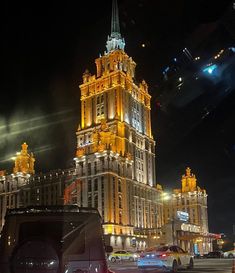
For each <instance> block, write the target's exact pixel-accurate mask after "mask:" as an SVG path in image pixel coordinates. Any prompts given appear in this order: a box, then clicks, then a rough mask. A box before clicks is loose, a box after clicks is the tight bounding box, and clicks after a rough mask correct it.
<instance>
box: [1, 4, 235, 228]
mask: <svg viewBox="0 0 235 273" xmlns="http://www.w3.org/2000/svg"><path fill="white" fill-rule="evenodd" d="M229 2H230V1H222V0H221V1H202V0H201V1H186V0H176V1H172V0H164V1H163V0H159V1H156V0H146V1H144V0H120V1H119V10H120V23H121V32H122V34H123V36H124V38H125V40H126V52H127V53H128V54H129V55H130V56H132V57H133V59H134V60H135V61H136V62H137V75H136V78H137V80H138V81H140V80H142V78H144V79H145V80H146V81H147V82H148V83H149V86H150V87H149V88H150V92H151V94H152V95H153V100H152V107H153V109H154V111H153V114H152V122H153V129H154V137H155V139H156V141H157V153H156V154H157V180H158V182H159V183H161V184H163V185H164V187H165V188H167V187H179V186H180V178H181V175H182V174H183V172H184V170H185V168H186V166H187V165H190V167H191V168H192V170H193V172H194V173H195V174H196V176H197V178H198V183H199V185H200V186H201V187H205V188H206V189H207V191H208V194H209V216H210V224H211V231H212V232H225V233H231V230H232V223H235V219H234V218H235V216H234V204H233V199H234V175H233V169H234V159H235V158H234V151H235V141H234V139H235V138H234V135H233V134H232V130H231V129H229V128H231V127H234V123H233V121H235V119H234V113H233V101H231V100H228V101H226V100H225V101H223V102H222V103H221V104H220V105H219V106H218V107H217V110H216V111H215V114H214V115H213V117H212V118H209V119H207V120H206V121H205V122H203V123H199V124H198V125H196V126H195V127H194V128H193V130H190V131H187V130H186V131H187V134H186V136H185V135H184V134H182V136H183V137H181V138H180V140H179V141H178V142H174V141H172V139H173V138H174V137H172V135H170V134H171V132H170V131H169V129H167V128H168V126H167V123H168V122H169V121H172V119H171V117H167V118H166V117H165V116H164V114H163V113H161V110H160V109H159V112H158V110H157V111H156V99H157V97H158V96H157V94H158V86H159V85H160V83H161V78H162V76H161V72H162V68H163V67H165V66H166V65H167V64H168V63H169V61H170V60H171V59H172V58H173V57H174V55H175V54H177V53H178V52H179V51H181V50H182V48H184V47H185V45H186V44H187V41H188V38H189V37H190V35H191V34H192V33H193V32H194V31H195V30H196V29H197V28H198V26H199V25H202V24H203V25H205V24H210V23H211V22H217V21H218V20H219V19H220V18H221V16H222V15H223V14H224V12H225V9H226V8H227V6H228V4H229ZM230 4H231V3H230ZM2 11H3V16H2V19H3V25H2V26H3V27H2V32H1V40H2V43H1V53H2V58H1V60H2V62H1V63H2V67H3V70H4V72H3V73H2V80H1V82H0V88H1V104H0V131H1V137H0V164H1V168H7V169H8V170H9V172H10V171H11V166H12V162H11V161H10V160H9V158H10V157H11V156H13V155H14V153H15V152H16V151H18V150H19V149H20V145H21V143H22V142H23V141H26V142H27V143H28V144H29V148H30V149H31V150H32V151H34V152H35V155H36V168H37V171H48V170H50V169H55V168H65V167H69V166H71V164H72V162H73V161H72V159H73V157H74V153H75V146H76V138H75V131H76V129H77V126H78V124H79V120H80V100H79V99H80V91H79V88H78V86H79V84H80V83H81V79H82V73H83V72H84V71H85V69H86V68H88V69H89V70H90V71H91V72H93V73H95V64H94V60H95V58H97V57H98V56H99V54H100V53H101V54H102V53H103V52H104V50H105V43H106V38H107V35H108V34H109V33H110V20H111V0H110V1H6V0H5V1H4V4H3V6H2ZM204 35H207V32H205V33H204ZM142 43H144V44H145V45H146V46H145V47H144V48H143V47H141V45H142ZM226 109H228V110H226ZM192 111H193V110H192ZM231 116H232V117H231ZM176 124H180V122H179V121H177V122H176ZM180 125H181V126H180V128H179V130H182V124H180ZM187 126H188V125H187V124H185V128H186V129H187ZM223 126H224V127H225V129H224V127H223ZM183 128H184V127H183ZM228 133H229V136H228ZM180 136H181V135H180ZM233 143H234V144H233Z"/></svg>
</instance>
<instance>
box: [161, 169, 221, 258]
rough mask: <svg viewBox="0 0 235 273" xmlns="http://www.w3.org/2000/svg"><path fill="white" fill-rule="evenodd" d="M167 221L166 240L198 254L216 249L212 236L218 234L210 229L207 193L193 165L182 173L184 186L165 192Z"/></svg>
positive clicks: (165, 217)
mask: <svg viewBox="0 0 235 273" xmlns="http://www.w3.org/2000/svg"><path fill="white" fill-rule="evenodd" d="M164 224H165V228H166V229H167V228H168V232H166V234H167V236H168V239H167V238H166V237H165V241H167V242H169V241H170V242H173V243H176V244H178V245H180V246H181V247H182V248H183V249H186V250H190V251H191V252H192V253H195V254H199V253H200V254H204V253H208V252H209V251H212V240H213V239H215V238H216V236H215V234H211V233H209V230H208V215H207V193H206V190H205V189H201V188H200V187H199V186H198V185H197V179H196V176H195V174H193V173H192V172H191V169H190V168H189V167H187V168H186V171H185V174H184V175H182V179H181V188H180V189H174V190H173V192H172V193H171V194H165V197H164ZM169 227H170V228H169ZM163 229H164V228H163Z"/></svg>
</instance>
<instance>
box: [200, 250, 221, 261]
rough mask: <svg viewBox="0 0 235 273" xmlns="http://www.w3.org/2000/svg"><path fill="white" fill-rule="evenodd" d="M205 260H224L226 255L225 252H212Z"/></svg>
mask: <svg viewBox="0 0 235 273" xmlns="http://www.w3.org/2000/svg"><path fill="white" fill-rule="evenodd" d="M204 257H205V258H208V259H209V258H223V257H224V253H223V251H220V250H218V251H211V252H209V253H208V254H205V255H204Z"/></svg>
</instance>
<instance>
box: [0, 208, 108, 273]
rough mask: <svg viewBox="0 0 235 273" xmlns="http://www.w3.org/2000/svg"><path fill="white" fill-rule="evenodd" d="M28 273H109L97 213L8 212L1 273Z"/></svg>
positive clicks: (69, 210)
mask: <svg viewBox="0 0 235 273" xmlns="http://www.w3.org/2000/svg"><path fill="white" fill-rule="evenodd" d="M110 248H111V247H110ZM111 251H112V250H111ZM25 272H27V273H78V272H79V273H81V272H90V273H108V272H109V270H108V268H107V262H106V254H105V247H104V240H103V232H102V225H101V217H100V215H99V212H98V210H96V209H91V208H79V207H78V206H75V205H71V206H70V205H68V206H47V207H30V208H24V209H12V210H8V211H7V214H6V217H5V225H4V227H3V231H2V234H1V238H0V273H25Z"/></svg>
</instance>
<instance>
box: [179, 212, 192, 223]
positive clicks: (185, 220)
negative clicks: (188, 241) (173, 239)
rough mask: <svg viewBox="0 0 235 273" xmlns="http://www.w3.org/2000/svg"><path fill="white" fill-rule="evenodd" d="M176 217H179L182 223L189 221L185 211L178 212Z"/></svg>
mask: <svg viewBox="0 0 235 273" xmlns="http://www.w3.org/2000/svg"><path fill="white" fill-rule="evenodd" d="M176 215H177V219H178V220H180V221H184V222H187V221H188V219H189V215H188V213H187V212H185V211H177V212H176Z"/></svg>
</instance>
